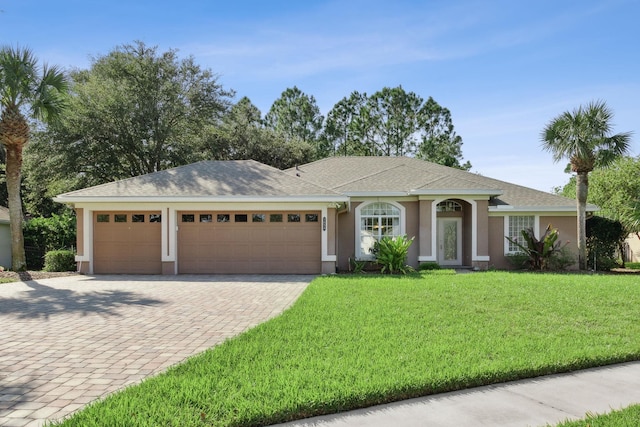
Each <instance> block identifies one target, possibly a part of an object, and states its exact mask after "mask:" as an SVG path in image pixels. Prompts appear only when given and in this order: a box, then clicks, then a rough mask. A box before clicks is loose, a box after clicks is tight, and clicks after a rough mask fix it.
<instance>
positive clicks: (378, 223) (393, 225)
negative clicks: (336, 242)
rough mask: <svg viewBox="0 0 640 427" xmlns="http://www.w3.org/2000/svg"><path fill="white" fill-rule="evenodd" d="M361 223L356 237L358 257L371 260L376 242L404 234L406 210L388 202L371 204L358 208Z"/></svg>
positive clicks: (358, 218) (357, 214)
mask: <svg viewBox="0 0 640 427" xmlns="http://www.w3.org/2000/svg"><path fill="white" fill-rule="evenodd" d="M356 218H357V221H358V223H359V227H357V233H356V234H357V236H356V239H357V241H356V257H357V258H359V259H367V258H369V259H371V258H373V257H374V254H373V248H374V245H375V243H376V242H378V241H380V240H381V239H382V238H383V237H385V236H392V237H394V236H400V235H402V234H404V208H403V207H402V205H397V204H395V203H388V202H371V203H367V204H362V205H359V206H358V207H357V208H356Z"/></svg>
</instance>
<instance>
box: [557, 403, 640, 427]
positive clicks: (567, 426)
mask: <svg viewBox="0 0 640 427" xmlns="http://www.w3.org/2000/svg"><path fill="white" fill-rule="evenodd" d="M638 426H640V405H632V406H628V407H626V408H623V409H620V410H616V411H611V412H609V413H607V414H600V415H595V414H594V415H589V416H587V417H586V418H585V419H582V420H578V421H565V422H563V423H560V424H558V425H557V426H556V427H638Z"/></svg>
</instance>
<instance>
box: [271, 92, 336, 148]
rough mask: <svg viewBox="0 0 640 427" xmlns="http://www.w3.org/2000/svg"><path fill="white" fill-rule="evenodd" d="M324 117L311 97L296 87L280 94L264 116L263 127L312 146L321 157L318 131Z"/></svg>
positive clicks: (320, 128)
mask: <svg viewBox="0 0 640 427" xmlns="http://www.w3.org/2000/svg"><path fill="white" fill-rule="evenodd" d="M323 121H324V117H322V115H321V114H320V108H318V105H317V103H316V99H315V98H314V97H313V96H309V95H307V94H305V93H304V92H302V91H301V90H300V89H298V88H297V87H296V86H294V87H293V88H289V89H286V90H285V91H284V92H282V95H281V96H280V98H278V99H277V100H276V101H275V102H274V103H273V105H272V106H271V109H269V112H268V113H267V115H266V116H265V125H266V126H267V127H268V128H270V129H273V130H275V131H276V132H278V133H280V134H282V135H283V136H284V137H285V138H286V139H289V140H298V141H304V142H306V143H307V144H310V145H311V146H313V147H314V148H315V150H316V155H317V156H321V154H322V153H321V148H320V139H319V137H320V131H321V130H322V123H323Z"/></svg>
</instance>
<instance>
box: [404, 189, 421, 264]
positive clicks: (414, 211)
mask: <svg viewBox="0 0 640 427" xmlns="http://www.w3.org/2000/svg"><path fill="white" fill-rule="evenodd" d="M400 204H401V205H402V206H404V208H405V218H406V222H405V234H406V235H407V238H409V239H411V238H413V243H412V244H411V246H409V253H408V254H407V264H409V265H410V266H412V267H414V268H417V267H418V253H419V252H420V243H419V240H420V236H419V232H420V205H419V202H417V201H416V202H401V203H400Z"/></svg>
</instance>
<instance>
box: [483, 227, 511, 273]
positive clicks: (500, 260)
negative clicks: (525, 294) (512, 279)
mask: <svg viewBox="0 0 640 427" xmlns="http://www.w3.org/2000/svg"><path fill="white" fill-rule="evenodd" d="M488 227H489V257H490V261H489V266H490V267H495V268H498V269H511V268H513V266H512V265H511V263H509V261H507V259H506V258H505V257H504V241H505V238H504V217H502V216H491V217H489V218H488Z"/></svg>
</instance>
